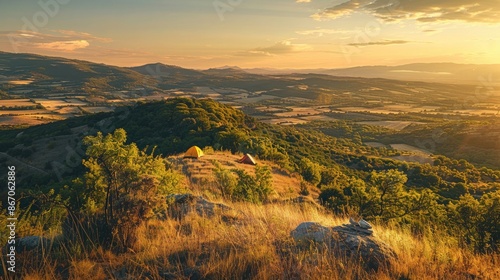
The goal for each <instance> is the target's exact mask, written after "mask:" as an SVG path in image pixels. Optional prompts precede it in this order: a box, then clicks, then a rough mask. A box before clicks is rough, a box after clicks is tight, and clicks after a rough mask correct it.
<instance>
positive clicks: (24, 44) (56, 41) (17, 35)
mask: <svg viewBox="0 0 500 280" xmlns="http://www.w3.org/2000/svg"><path fill="white" fill-rule="evenodd" d="M111 41H112V40H111V39H109V38H101V37H97V36H94V35H92V34H89V33H84V32H77V31H73V30H52V31H51V32H50V33H40V32H33V31H27V30H18V31H0V49H4V50H9V51H14V52H31V51H33V50H35V49H38V50H39V49H43V50H51V51H56V52H57V51H59V52H60V51H63V52H72V51H75V50H78V49H83V48H87V47H89V46H90V45H91V44H92V43H93V42H102V43H109V42H111Z"/></svg>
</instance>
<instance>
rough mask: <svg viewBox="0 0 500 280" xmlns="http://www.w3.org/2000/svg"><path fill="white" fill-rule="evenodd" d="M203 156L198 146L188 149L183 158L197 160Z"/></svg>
mask: <svg viewBox="0 0 500 280" xmlns="http://www.w3.org/2000/svg"><path fill="white" fill-rule="evenodd" d="M202 156H203V151H202V150H201V149H200V148H199V147H198V146H193V147H191V148H189V149H188V150H187V151H186V153H185V154H184V158H199V157H202Z"/></svg>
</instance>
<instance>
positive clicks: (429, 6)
mask: <svg viewBox="0 0 500 280" xmlns="http://www.w3.org/2000/svg"><path fill="white" fill-rule="evenodd" d="M358 11H361V12H367V13H370V14H373V15H374V16H376V17H379V18H381V19H383V20H385V21H398V20H404V19H415V20H418V21H421V22H438V21H454V20H458V21H465V22H484V23H498V18H499V17H500V1H497V0H495V1H492V0H476V1H469V0H418V1H417V0H348V1H347V2H343V3H341V4H338V5H335V6H333V7H330V8H327V9H324V10H323V11H320V12H319V13H316V14H314V15H313V18H316V19H336V18H340V17H343V16H347V15H351V14H353V13H355V12H358Z"/></svg>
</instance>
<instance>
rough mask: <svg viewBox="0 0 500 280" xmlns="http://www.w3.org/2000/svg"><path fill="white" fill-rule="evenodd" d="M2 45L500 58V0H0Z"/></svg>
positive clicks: (102, 53) (314, 61)
mask: <svg viewBox="0 0 500 280" xmlns="http://www.w3.org/2000/svg"><path fill="white" fill-rule="evenodd" d="M0 51H5V52H16V53H18V52H22V53H36V54H42V55H49V56H59V57H67V58H75V59H82V60H89V61H93V62H99V63H106V64H111V65H118V66H138V65H143V64H147V63H156V62H161V63H165V64H171V65H178V66H182V67H187V68H195V69H206V68H211V67H222V66H239V67H242V68H295V69H305V68H308V69H311V68H345V67H355V66H363V65H401V64H407V63H419V62H456V63H473V64H496V63H500V0H476V1H466V0H16V1H9V0H0Z"/></svg>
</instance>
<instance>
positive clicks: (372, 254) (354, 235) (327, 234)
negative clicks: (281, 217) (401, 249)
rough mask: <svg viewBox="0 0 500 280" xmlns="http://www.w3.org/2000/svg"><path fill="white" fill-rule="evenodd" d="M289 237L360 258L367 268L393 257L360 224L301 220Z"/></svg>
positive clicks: (374, 266)
mask: <svg viewBox="0 0 500 280" xmlns="http://www.w3.org/2000/svg"><path fill="white" fill-rule="evenodd" d="M291 236H292V238H293V239H294V240H295V241H296V242H297V243H298V244H303V243H304V242H306V243H310V242H315V243H317V244H319V245H324V246H327V248H329V249H330V250H332V252H334V254H335V255H337V256H339V257H343V256H347V257H349V258H352V259H355V260H360V261H361V262H362V263H363V264H364V266H365V268H366V269H368V270H375V271H376V270H378V269H379V268H380V267H381V266H389V265H390V260H391V259H394V258H396V254H395V252H394V251H393V250H392V249H391V248H390V247H388V246H387V245H386V244H385V243H383V242H381V241H379V240H377V239H376V238H375V237H374V236H373V231H372V230H371V229H364V228H362V227H360V226H359V225H354V224H345V225H341V226H336V227H325V226H323V225H321V224H319V223H316V222H304V223H301V224H300V225H299V226H298V227H297V228H296V229H295V230H293V231H292V232H291Z"/></svg>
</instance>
